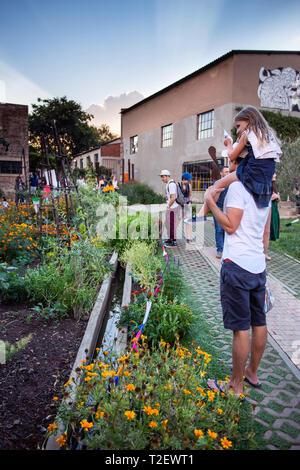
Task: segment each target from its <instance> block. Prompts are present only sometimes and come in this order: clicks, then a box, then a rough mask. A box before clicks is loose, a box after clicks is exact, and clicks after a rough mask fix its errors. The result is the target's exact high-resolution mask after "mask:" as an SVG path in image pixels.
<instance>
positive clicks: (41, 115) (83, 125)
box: [29, 96, 99, 155]
mask: <svg viewBox="0 0 300 470" xmlns="http://www.w3.org/2000/svg"><path fill="white" fill-rule="evenodd" d="M39 101H40V103H41V104H33V105H32V113H31V115H30V116H29V132H30V144H31V145H32V146H33V147H34V148H35V149H36V151H37V150H38V151H40V150H41V146H40V145H41V143H40V136H41V135H42V134H43V135H44V136H45V141H46V144H47V149H48V152H49V153H54V154H55V152H56V143H55V141H54V133H53V128H52V121H53V120H55V121H56V127H57V131H58V134H59V136H60V139H61V143H62V145H63V146H64V148H65V150H66V151H67V152H68V153H69V154H70V155H71V154H73V155H74V154H77V153H80V152H82V151H86V150H87V149H89V148H93V147H96V146H97V145H99V134H98V132H97V130H96V128H93V127H91V126H89V124H88V123H89V121H90V120H91V119H92V116H91V115H89V114H87V113H85V112H84V111H83V110H82V108H81V105H80V104H79V103H76V102H75V101H73V100H68V99H67V97H66V96H63V97H62V98H51V99H45V100H41V99H39Z"/></svg>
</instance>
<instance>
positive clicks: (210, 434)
mask: <svg viewBox="0 0 300 470" xmlns="http://www.w3.org/2000/svg"><path fill="white" fill-rule="evenodd" d="M207 435H208V436H209V437H211V438H212V439H215V438H216V437H217V436H218V434H217V433H216V432H213V431H211V430H210V429H209V430H208V431H207Z"/></svg>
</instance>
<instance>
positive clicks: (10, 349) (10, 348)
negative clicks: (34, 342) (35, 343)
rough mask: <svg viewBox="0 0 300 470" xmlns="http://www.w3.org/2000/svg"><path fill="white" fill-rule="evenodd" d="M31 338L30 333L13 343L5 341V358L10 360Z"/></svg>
mask: <svg viewBox="0 0 300 470" xmlns="http://www.w3.org/2000/svg"><path fill="white" fill-rule="evenodd" d="M31 338H32V334H29V335H28V336H25V337H24V338H21V339H20V340H19V341H17V342H16V344H15V345H14V344H11V343H9V342H8V341H5V342H4V344H5V360H6V361H10V360H11V359H12V357H13V356H14V355H15V354H17V353H18V352H19V351H21V350H22V349H24V348H26V346H27V344H28V343H29V342H30V341H31Z"/></svg>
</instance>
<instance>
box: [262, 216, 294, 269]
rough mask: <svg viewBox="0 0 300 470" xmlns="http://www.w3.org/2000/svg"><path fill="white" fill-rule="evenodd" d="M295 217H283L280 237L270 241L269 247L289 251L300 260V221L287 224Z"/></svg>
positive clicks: (274, 249) (282, 251)
mask: <svg viewBox="0 0 300 470" xmlns="http://www.w3.org/2000/svg"><path fill="white" fill-rule="evenodd" d="M292 220H295V219H282V220H281V230H280V232H279V238H278V240H275V241H270V243H269V247H270V250H272V251H278V252H281V253H287V254H288V255H290V256H293V258H296V259H298V260H299V261H300V221H299V222H296V223H294V224H292V225H290V226H289V227H286V224H288V223H289V222H291V221H292Z"/></svg>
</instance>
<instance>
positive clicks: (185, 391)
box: [183, 388, 192, 395]
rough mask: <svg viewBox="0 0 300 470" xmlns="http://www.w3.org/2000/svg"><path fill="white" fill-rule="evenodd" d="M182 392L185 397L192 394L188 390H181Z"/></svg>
mask: <svg viewBox="0 0 300 470" xmlns="http://www.w3.org/2000/svg"><path fill="white" fill-rule="evenodd" d="M183 391H184V393H185V394H186V395H191V393H192V392H190V391H189V390H186V389H185V388H184V389H183Z"/></svg>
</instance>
